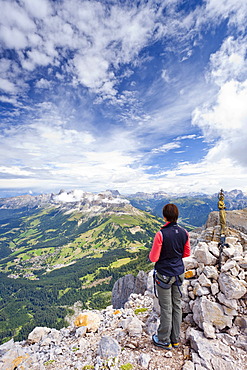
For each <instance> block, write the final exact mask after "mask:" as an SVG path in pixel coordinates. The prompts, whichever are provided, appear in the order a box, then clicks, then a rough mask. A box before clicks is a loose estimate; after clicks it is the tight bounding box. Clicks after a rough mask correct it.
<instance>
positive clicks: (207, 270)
mask: <svg viewBox="0 0 247 370" xmlns="http://www.w3.org/2000/svg"><path fill="white" fill-rule="evenodd" d="M203 273H204V274H205V275H206V277H207V278H208V279H215V280H217V279H218V276H219V273H218V270H217V268H216V267H215V266H205V267H204V269H203Z"/></svg>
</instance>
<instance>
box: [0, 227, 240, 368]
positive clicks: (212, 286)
mask: <svg viewBox="0 0 247 370" xmlns="http://www.w3.org/2000/svg"><path fill="white" fill-rule="evenodd" d="M209 225H211V224H210V223H209ZM232 233H233V234H234V235H233V236H228V237H227V240H226V242H227V243H228V245H229V246H228V247H224V248H223V253H222V267H221V270H219V266H218V258H219V248H218V242H217V240H214V239H216V237H217V235H218V226H209V227H208V228H206V229H205V230H203V231H202V232H201V233H200V234H197V238H196V236H195V233H194V235H193V236H194V239H195V240H196V239H197V242H196V243H195V246H194V247H193V251H192V256H191V257H188V258H186V259H185V266H186V269H187V270H190V275H188V276H190V278H188V279H186V280H185V282H184V285H183V324H182V328H181V346H180V347H179V348H178V349H176V350H175V349H173V351H168V352H166V351H164V350H162V349H157V348H156V347H154V346H153V345H152V343H151V335H152V334H153V333H154V332H155V331H156V330H157V326H158V324H159V306H158V303H157V299H156V298H155V296H154V294H153V282H152V271H151V272H150V273H149V274H144V273H143V272H141V273H139V275H138V277H137V278H134V277H131V276H126V277H124V278H122V279H121V281H117V282H116V284H115V287H114V289H113V297H112V301H113V302H117V305H119V307H122V308H120V309H115V308H113V306H109V307H107V308H106V309H104V310H101V311H96V310H93V311H92V310H91V311H81V310H80V304H79V303H78V304H77V308H76V311H77V312H76V313H75V314H74V316H72V317H70V318H68V320H69V322H70V324H69V326H68V327H67V328H63V329H61V330H55V329H52V328H39V327H37V328H35V329H34V330H33V332H32V333H30V334H29V336H28V338H27V340H26V341H23V342H16V343H14V342H13V340H11V341H9V342H7V343H5V344H4V345H2V346H0V354H1V355H2V357H1V359H0V367H1V369H3V370H7V369H8V370H14V369H16V370H20V369H22V370H27V369H32V370H43V369H61V370H63V369H64V370H65V369H66V370H67V369H80V370H82V369H106V368H108V369H121V370H124V369H150V370H158V369H160V370H162V369H174V370H179V369H184V370H190V369H191V370H192V369H199V368H200V369H202V368H205V369H209V370H211V369H212V370H218V369H226V370H228V369H229V370H231V369H232V370H233V369H238V370H244V369H245V368H246V360H247V353H246V349H247V348H246V334H247V306H246V292H247V282H246V271H247V256H246V251H244V247H243V244H242V242H241V240H242V239H243V237H247V235H245V234H244V233H243V232H240V231H238V230H235V229H232ZM210 235H211V239H210ZM130 282H131V284H130ZM134 292H135V293H134ZM122 293H123V294H125V296H124V300H126V301H125V302H124V301H122V302H120V301H119V300H118V298H119V297H121V295H122Z"/></svg>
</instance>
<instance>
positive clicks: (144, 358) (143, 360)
mask: <svg viewBox="0 0 247 370" xmlns="http://www.w3.org/2000/svg"><path fill="white" fill-rule="evenodd" d="M150 361H151V356H150V355H149V354H148V353H142V354H141V355H140V357H139V360H138V363H139V364H140V366H141V368H142V369H148V365H149V362H150Z"/></svg>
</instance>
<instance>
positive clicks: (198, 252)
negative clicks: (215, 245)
mask: <svg viewBox="0 0 247 370" xmlns="http://www.w3.org/2000/svg"><path fill="white" fill-rule="evenodd" d="M194 254H195V258H196V259H197V261H198V262H201V263H203V264H204V265H215V264H216V262H217V258H216V257H215V256H213V255H212V253H210V252H209V249H208V245H207V244H206V243H204V242H199V243H198V245H197V246H196V247H195V251H194Z"/></svg>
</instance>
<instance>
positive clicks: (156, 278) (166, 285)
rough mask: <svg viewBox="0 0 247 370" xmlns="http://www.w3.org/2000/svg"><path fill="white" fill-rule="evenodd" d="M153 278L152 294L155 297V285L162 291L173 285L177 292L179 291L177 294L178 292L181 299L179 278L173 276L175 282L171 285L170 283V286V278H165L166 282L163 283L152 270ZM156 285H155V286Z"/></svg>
mask: <svg viewBox="0 0 247 370" xmlns="http://www.w3.org/2000/svg"><path fill="white" fill-rule="evenodd" d="M153 278H154V294H155V296H156V297H157V292H156V286H155V285H156V284H157V285H158V286H159V287H161V288H162V289H170V288H171V286H172V285H173V284H174V285H177V287H178V290H179V292H180V295H181V297H182V292H181V290H180V286H181V285H182V283H183V282H182V281H181V279H180V277H179V276H175V279H176V280H175V281H174V282H173V283H171V284H169V283H170V280H171V278H172V276H167V281H166V282H164V281H163V280H161V279H160V278H159V277H158V276H157V271H156V270H154V274H153ZM155 283H156V284H155Z"/></svg>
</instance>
